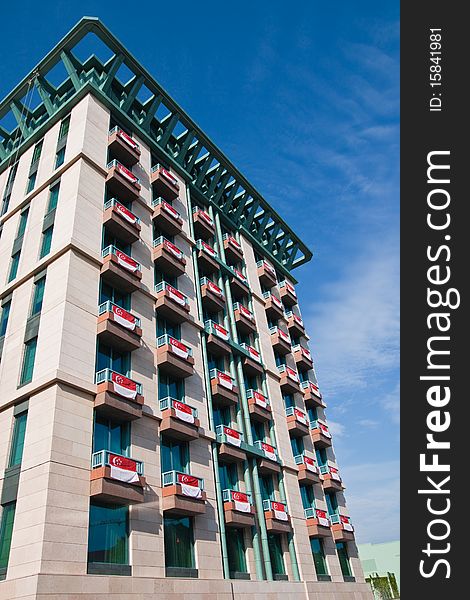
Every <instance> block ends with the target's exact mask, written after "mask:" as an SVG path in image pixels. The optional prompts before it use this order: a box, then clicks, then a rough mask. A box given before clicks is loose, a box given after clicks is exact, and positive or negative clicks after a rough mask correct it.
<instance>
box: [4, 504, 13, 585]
mask: <svg viewBox="0 0 470 600" xmlns="http://www.w3.org/2000/svg"><path fill="white" fill-rule="evenodd" d="M15 508H16V502H10V503H8V504H4V505H3V506H2V508H1V511H2V513H1V516H0V576H1V575H2V571H3V572H5V571H6V569H7V567H8V558H9V556H10V546H11V537H12V532H13V522H14V520H15Z"/></svg>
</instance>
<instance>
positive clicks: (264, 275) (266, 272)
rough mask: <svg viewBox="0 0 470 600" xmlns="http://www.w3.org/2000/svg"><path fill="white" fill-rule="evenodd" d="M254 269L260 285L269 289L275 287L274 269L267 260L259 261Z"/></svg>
mask: <svg viewBox="0 0 470 600" xmlns="http://www.w3.org/2000/svg"><path fill="white" fill-rule="evenodd" d="M256 267H257V269H258V277H259V281H260V283H261V285H264V287H267V288H269V289H270V288H273V287H274V286H275V285H277V276H276V269H275V268H274V267H273V266H272V265H271V264H270V263H268V261H267V260H259V261H258V262H257V263H256Z"/></svg>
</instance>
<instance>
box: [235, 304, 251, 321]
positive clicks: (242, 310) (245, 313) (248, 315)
mask: <svg viewBox="0 0 470 600" xmlns="http://www.w3.org/2000/svg"><path fill="white" fill-rule="evenodd" d="M238 310H239V311H240V314H241V315H243V316H244V317H246V318H247V319H250V321H254V320H255V315H254V314H253V313H252V312H251V311H249V310H248V309H247V308H246V307H245V306H243V304H239V305H238Z"/></svg>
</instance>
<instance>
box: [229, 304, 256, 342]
mask: <svg viewBox="0 0 470 600" xmlns="http://www.w3.org/2000/svg"><path fill="white" fill-rule="evenodd" d="M233 314H234V316H235V323H236V325H237V329H238V331H240V332H241V333H244V334H250V333H254V332H255V331H256V322H255V315H254V314H253V313H252V312H251V311H250V310H248V309H247V308H246V306H243V304H240V302H235V303H234V305H233Z"/></svg>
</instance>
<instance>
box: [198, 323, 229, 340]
mask: <svg viewBox="0 0 470 600" xmlns="http://www.w3.org/2000/svg"><path fill="white" fill-rule="evenodd" d="M204 328H205V330H206V331H207V333H212V334H214V335H215V336H217V337H218V338H220V339H221V340H224V341H225V342H228V341H229V340H230V333H229V331H228V329H225V327H222V325H219V324H218V323H216V322H215V321H212V320H211V319H208V320H207V321H205V322H204Z"/></svg>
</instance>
